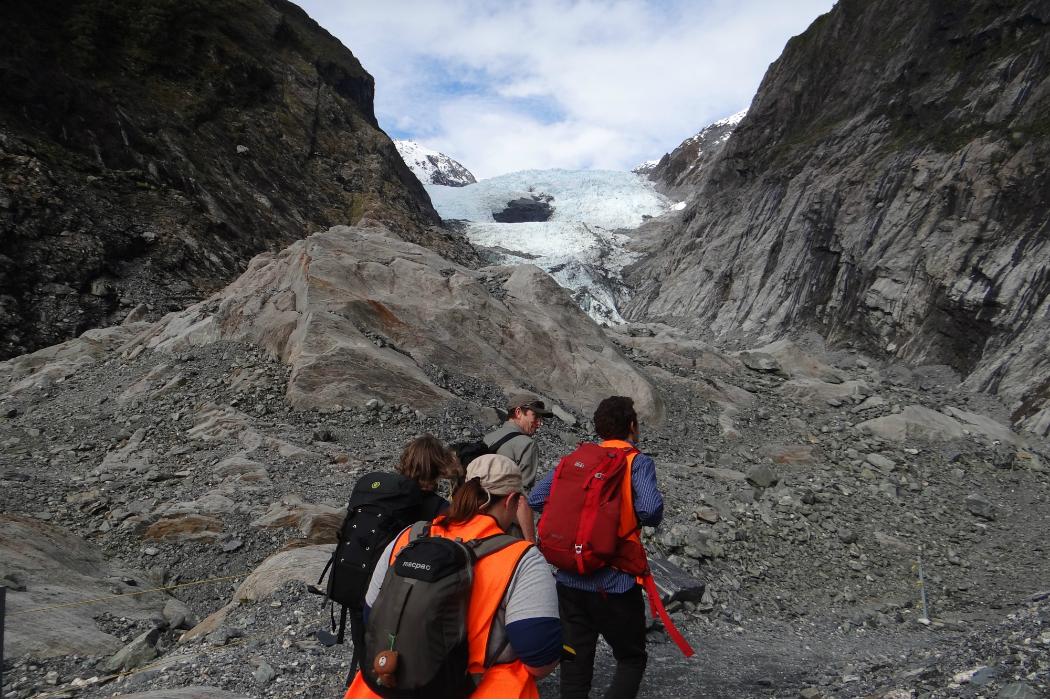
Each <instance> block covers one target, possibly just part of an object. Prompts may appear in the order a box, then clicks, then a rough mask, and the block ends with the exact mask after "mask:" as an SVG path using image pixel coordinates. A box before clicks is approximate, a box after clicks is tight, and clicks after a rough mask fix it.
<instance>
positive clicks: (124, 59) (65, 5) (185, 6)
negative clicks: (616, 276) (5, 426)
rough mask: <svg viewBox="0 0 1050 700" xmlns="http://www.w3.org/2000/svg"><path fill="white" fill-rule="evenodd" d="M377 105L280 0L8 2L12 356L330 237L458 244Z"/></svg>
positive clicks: (6, 176) (3, 204) (0, 190)
mask: <svg viewBox="0 0 1050 700" xmlns="http://www.w3.org/2000/svg"><path fill="white" fill-rule="evenodd" d="M372 97H373V81H372V77H371V76H370V75H369V74H368V73H367V72H365V70H364V69H363V68H362V67H361V65H360V63H359V62H358V61H357V59H356V58H354V56H353V55H352V54H351V53H350V51H349V50H347V48H346V47H344V46H343V45H342V44H340V43H339V42H338V41H337V40H336V39H335V38H333V37H332V36H331V35H329V34H328V33H327V32H325V31H324V30H323V29H321V28H320V27H319V26H318V25H317V24H316V23H315V22H313V21H312V20H311V19H310V18H309V17H307V16H306V15H305V13H303V11H302V10H300V9H299V8H298V7H296V6H295V5H292V4H291V3H289V2H285V0H209V1H208V2H205V1H204V0H130V1H128V2H115V1H113V0H77V1H74V2H58V1H56V0H36V1H33V2H29V1H26V0H15V1H14V2H7V3H4V4H3V6H2V8H0V357H4V356H11V355H15V354H19V353H22V352H25V351H28V350H31V349H34V348H37V347H40V346H43V345H48V344H52V343H55V342H58V341H61V340H64V339H66V338H68V337H70V336H72V335H75V334H77V333H79V332H81V331H83V330H85V329H86V328H90V327H93V326H98V325H105V324H107V323H111V322H113V321H115V320H119V319H120V318H121V317H122V316H123V315H124V313H126V311H127V310H128V309H129V308H130V307H132V306H134V305H137V304H139V303H148V304H150V305H151V306H152V308H153V311H154V312H155V314H156V315H158V316H159V314H160V313H162V312H164V311H167V310H170V309H173V308H182V307H183V306H185V305H186V304H187V303H188V302H190V301H193V300H196V299H199V298H201V297H202V296H203V295H204V294H205V293H207V292H210V291H213V290H214V289H216V288H220V287H222V286H223V285H224V284H225V283H226V282H228V281H229V280H230V279H232V278H233V277H235V276H236V274H238V273H239V272H240V271H241V270H242V269H243V268H244V265H245V264H246V263H247V260H248V259H249V258H250V257H251V256H252V255H254V254H256V253H258V252H260V251H263V250H267V249H271V250H277V249H280V248H282V247H283V246H285V245H287V244H288V243H290V242H291V241H294V240H296V239H298V238H301V237H303V236H305V235H306V234H308V233H310V232H313V231H317V230H321V229H326V228H328V227H329V226H331V225H333V224H340V223H353V222H356V221H358V220H360V219H362V218H370V219H374V220H379V221H382V222H384V223H385V224H387V225H388V226H389V227H390V228H391V229H392V230H394V231H396V232H398V233H399V234H400V235H402V236H403V237H404V238H406V239H408V240H410V241H413V242H416V243H422V244H424V245H433V246H435V247H437V248H442V246H445V247H447V246H448V245H451V243H450V241H449V239H448V236H447V234H445V233H443V232H441V231H439V230H436V229H432V228H431V227H432V226H433V225H435V224H438V223H439V221H440V220H439V218H438V217H437V214H436V213H435V212H434V210H433V208H432V207H431V204H430V200H429V198H428V197H427V195H426V192H425V191H424V190H423V187H422V185H421V184H420V183H419V182H418V180H416V178H415V177H414V176H413V175H412V174H411V172H409V170H408V168H407V167H406V166H405V164H404V163H403V162H402V160H401V158H400V157H399V156H398V154H397V151H396V150H395V149H394V146H393V144H392V142H391V141H390V139H388V138H387V136H386V135H385V134H384V133H383V132H382V131H381V130H380V129H379V127H378V125H377V123H376V119H375V116H374V113H373V107H372ZM446 252H447V251H446Z"/></svg>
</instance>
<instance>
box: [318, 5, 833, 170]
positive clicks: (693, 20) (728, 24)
mask: <svg viewBox="0 0 1050 700" xmlns="http://www.w3.org/2000/svg"><path fill="white" fill-rule="evenodd" d="M300 4H301V5H302V6H303V8H304V9H305V10H306V11H307V12H308V13H309V14H310V15H311V16H312V17H313V18H314V19H315V20H317V21H318V22H319V23H320V24H321V25H322V26H323V27H325V28H326V29H328V30H329V31H330V32H332V34H334V35H335V36H337V37H339V38H340V39H341V40H342V41H343V43H344V44H346V45H347V46H348V47H349V48H350V49H351V51H353V52H354V54H355V55H356V56H357V57H358V58H359V59H360V60H361V62H362V63H363V64H364V66H365V68H366V69H367V70H368V71H369V72H371V73H372V74H373V75H374V76H375V78H376V113H377V116H378V117H379V121H380V124H381V125H382V126H383V127H384V128H386V129H387V130H388V131H391V132H393V133H395V134H397V135H404V136H408V137H410V138H415V139H417V140H419V141H421V142H422V143H424V144H425V145H427V146H429V147H432V148H436V149H439V150H442V151H443V152H445V153H448V154H449V155H450V156H452V157H453V158H456V159H457V160H459V161H461V162H462V163H463V164H464V165H466V166H467V167H468V168H470V169H471V170H472V171H474V173H475V174H476V175H478V176H479V177H491V176H493V175H497V174H500V173H504V172H508V171H512V170H521V169H525V168H534V167H536V168H539V167H582V168H598V167H600V168H620V169H623V168H630V167H632V166H633V165H635V164H636V163H638V162H640V161H642V160H645V159H647V158H655V157H659V156H660V155H662V154H663V153H664V152H665V151H668V150H671V149H672V148H674V147H675V146H677V145H678V143H679V142H680V141H681V140H682V139H684V138H685V137H687V136H689V135H691V134H693V133H695V132H696V131H698V130H699V129H701V128H702V127H703V126H705V125H707V124H708V123H710V122H712V121H714V120H716V119H719V118H721V117H723V116H726V115H728V114H730V113H733V112H736V111H738V110H740V109H742V108H743V107H746V106H747V105H748V104H749V103H750V101H751V97H752V96H753V94H754V91H755V89H756V88H757V87H758V83H759V81H760V80H761V78H762V75H763V73H764V72H765V69H766V67H767V66H768V65H769V63H771V62H772V61H773V60H775V59H776V58H777V56H778V55H779V54H780V52H781V50H782V49H783V46H784V43H785V42H786V41H787V39H788V38H790V37H791V36H793V35H795V34H798V33H800V32H801V31H803V30H804V29H805V28H806V27H807V26H808V25H809V23H810V22H811V21H812V20H813V19H815V18H816V17H817V16H818V15H819V14H821V13H822V12H825V11H827V10H828V9H830V7H831V5H832V4H833V0H791V2H785V1H784V0H732V1H730V0H706V1H703V2H701V1H688V0H676V1H668V2H641V1H632V2H624V1H616V0H579V1H577V2H569V1H567V0H535V1H524V0H519V1H516V2H511V1H507V2H503V1H499V2H497V1H495V0H493V1H490V2H481V1H478V0H443V1H442V2H432V1H423V0H399V1H396V2H390V1H387V2H371V1H369V2H360V1H355V2H332V1H331V0H305V1H302V2H300Z"/></svg>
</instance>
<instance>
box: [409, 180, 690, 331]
mask: <svg viewBox="0 0 1050 700" xmlns="http://www.w3.org/2000/svg"><path fill="white" fill-rule="evenodd" d="M425 187H426V190H427V193H428V194H429V195H430V199H431V201H432V202H433V204H434V208H435V209H437V211H438V213H439V214H440V215H441V217H442V218H443V219H446V220H458V221H461V222H463V226H464V232H465V234H466V236H467V238H468V239H469V240H470V241H471V243H473V244H474V245H475V246H477V247H478V248H480V249H481V250H482V251H483V252H484V254H485V255H486V257H487V259H488V260H489V262H491V263H493V264H501V265H517V264H525V263H532V264H534V265H537V266H538V267H540V268H541V269H543V270H545V271H546V272H547V273H548V274H550V275H551V277H553V278H554V279H555V280H556V281H557V282H558V284H560V285H561V286H562V287H565V288H567V289H569V290H570V292H571V294H572V297H573V299H574V300H575V301H576V303H577V304H579V306H580V308H582V309H583V310H584V311H585V312H586V313H587V314H588V315H590V317H591V318H593V319H594V320H595V321H597V322H599V323H606V324H619V323H623V322H624V319H623V317H622V316H621V315H620V312H619V310H618V306H619V302H620V301H621V300H623V299H624V298H625V296H626V294H627V293H628V290H627V287H626V285H624V283H623V279H622V276H621V271H622V270H623V268H624V266H626V265H627V264H629V263H630V262H632V261H634V260H635V259H637V257H638V255H637V254H636V253H633V252H631V251H629V250H628V248H627V244H628V242H629V241H630V235H629V231H630V230H631V229H634V228H637V227H638V226H640V225H641V224H642V223H643V222H644V221H646V220H647V219H650V218H652V217H656V216H660V215H661V214H663V213H665V212H667V211H669V210H671V209H673V207H674V202H672V201H671V200H669V199H668V198H667V197H665V196H663V195H662V194H660V193H659V192H657V191H656V189H655V188H654V187H653V184H652V183H651V182H650V181H649V180H647V179H646V178H644V177H642V176H639V175H637V174H635V173H630V172H626V171H615V170H560V169H554V170H525V171H521V172H516V173H508V174H506V175H500V176H497V177H493V178H488V179H484V180H480V181H478V182H477V183H475V184H469V185H466V186H463V187H446V186H442V185H425ZM522 198H526V199H527V198H538V199H539V198H542V199H543V200H544V201H547V202H548V203H549V204H550V206H551V207H552V208H553V213H552V214H551V216H550V219H549V220H548V221H543V222H535V221H533V222H524V223H498V222H496V221H495V219H493V214H494V213H498V212H500V211H502V210H503V209H504V208H505V207H506V206H507V204H508V202H510V201H512V200H515V199H522Z"/></svg>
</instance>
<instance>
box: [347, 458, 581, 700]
mask: <svg viewBox="0 0 1050 700" xmlns="http://www.w3.org/2000/svg"><path fill="white" fill-rule="evenodd" d="M523 498H524V494H523V488H522V479H521V469H520V468H519V467H518V465H517V464H515V463H514V462H513V461H512V460H510V459H508V458H507V457H503V456H502V455H494V454H489V455H483V456H481V457H478V458H477V459H475V460H474V461H472V462H471V463H470V464H469V465H467V472H466V482H465V483H464V484H463V485H462V486H460V487H459V488H458V489H457V490H456V492H455V493H454V494H453V496H452V505H451V507H450V509H449V511H448V513H447V514H445V515H443V516H440V517H438V518H436V519H435V520H434V521H433V524H432V525H431V528H430V534H431V536H439V537H449V538H458V539H461V540H463V541H465V542H467V541H471V540H476V539H481V538H484V537H489V536H491V535H497V534H502V533H504V532H506V530H507V528H508V527H509V526H510V525H511V523H513V522H514V521H515V517H516V514H517V512H518V504H519V501H520V500H521V499H523ZM409 536H410V530H409V529H406V530H405V531H403V532H402V533H401V534H400V535H399V536H398V537H397V538H396V539H395V540H394V541H393V542H391V543H390V545H389V546H388V547H387V549H386V551H384V553H383V556H381V557H380V558H379V564H378V565H377V566H376V570H375V572H374V573H373V575H372V581H371V584H370V586H369V588H368V593H367V595H366V596H365V604H366V611H367V609H368V608H370V607H371V606H373V605H374V604H375V602H376V599H377V598H378V597H379V595H380V592H381V588H382V584H383V580H384V578H385V577H386V572H387V569H388V568H389V566H390V564H391V563H392V562H393V561H394V558H395V557H396V556H397V554H398V552H400V551H401V550H402V549H403V548H404V547H405V546H406V545H407V544H408V541H409ZM366 616H367V612H366ZM467 636H468V649H469V669H468V670H469V671H470V672H471V673H472V674H477V675H478V676H480V680H479V682H478V685H477V687H476V689H475V690H474V692H473V693H472V694H471V696H470V697H472V698H537V697H539V692H538V690H537V688H536V679H537V678H543V677H544V676H547V675H549V674H550V673H551V672H553V671H554V668H555V667H556V666H557V665H558V661H559V660H560V658H561V655H562V630H561V622H560V620H559V619H558V595H557V592H556V590H555V585H554V577H553V576H552V575H551V572H550V567H549V566H548V565H547V562H546V560H545V559H544V558H543V556H542V555H541V554H540V553H539V551H538V550H537V549H536V548H535V546H533V545H532V544H531V543H529V542H526V541H521V542H517V543H515V544H513V545H511V546H508V547H506V548H505V549H502V550H500V551H497V552H496V553H494V554H489V555H488V556H486V557H484V558H482V559H480V560H479V561H478V562H477V564H475V566H474V583H473V586H472V588H471V596H470V607H469V608H468V612H467ZM497 652H498V655H497V656H496V658H495V663H492V662H491V661H492V660H491V659H490V663H489V665H488V667H487V668H486V658H488V657H490V655H491V654H497ZM344 697H347V698H375V697H378V696H377V695H376V694H375V693H373V692H372V690H371V689H370V688H369V687H368V685H367V684H366V683H365V681H364V678H363V677H362V675H361V673H360V672H358V673H357V674H356V675H355V676H354V679H353V682H351V684H350V687H349V688H348V689H347V691H346V695H345V696H344Z"/></svg>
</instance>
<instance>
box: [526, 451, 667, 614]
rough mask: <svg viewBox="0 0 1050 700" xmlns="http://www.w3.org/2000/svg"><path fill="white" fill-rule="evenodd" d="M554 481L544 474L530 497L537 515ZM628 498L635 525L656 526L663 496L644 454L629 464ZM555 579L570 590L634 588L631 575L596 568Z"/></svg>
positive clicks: (557, 574) (558, 575) (551, 473)
mask: <svg viewBox="0 0 1050 700" xmlns="http://www.w3.org/2000/svg"><path fill="white" fill-rule="evenodd" d="M608 442H609V441H605V442H603V443H602V444H603V445H605V444H607V443H608ZM553 479H554V471H553V470H552V471H549V472H547V473H546V474H545V475H544V476H543V478H542V479H540V480H539V481H538V482H536V486H535V487H534V488H533V489H532V492H531V493H530V494H529V506H530V507H531V508H532V509H533V510H534V511H536V512H537V513H542V512H543V507H544V506H545V505H546V504H547V499H548V498H550V495H551V482H552V481H553ZM631 495H632V496H633V499H634V512H635V514H636V515H637V516H638V523H639V524H640V525H650V526H652V527H656V526H657V525H659V524H660V521H661V520H662V519H663V517H664V497H663V495H662V494H661V493H660V487H659V486H658V485H657V483H656V464H655V463H654V462H653V458H652V457H650V456H649V455H647V454H642V453H639V454H638V455H637V456H635V458H634V461H633V462H632V463H631ZM554 578H555V579H557V580H558V583H560V584H562V585H564V586H568V587H569V588H576V589H578V590H581V591H592V592H599V591H600V592H604V593H624V592H626V591H629V590H631V588H633V587H634V585H635V578H634V576H631V575H630V574H625V573H624V572H622V571H617V570H616V569H612V568H605V569H599V570H598V571H596V572H594V573H593V574H588V575H586V576H584V575H581V574H577V573H574V572H572V571H565V570H563V569H558V570H556V571H555V572H554Z"/></svg>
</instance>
